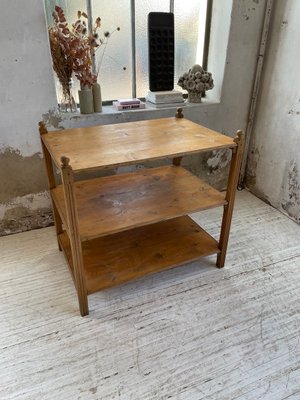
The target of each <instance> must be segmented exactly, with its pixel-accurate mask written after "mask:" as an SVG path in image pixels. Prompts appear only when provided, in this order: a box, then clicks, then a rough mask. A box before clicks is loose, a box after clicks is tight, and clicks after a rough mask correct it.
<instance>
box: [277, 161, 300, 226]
mask: <svg viewBox="0 0 300 400" xmlns="http://www.w3.org/2000/svg"><path fill="white" fill-rule="evenodd" d="M284 190H285V191H284V200H283V202H282V203H281V207H282V208H283V210H284V211H286V212H287V213H288V215H289V216H290V217H291V218H293V219H294V220H295V221H296V222H298V223H300V177H299V171H298V166H297V163H296V162H295V161H291V162H290V164H289V168H288V171H287V185H286V186H285V188H284Z"/></svg>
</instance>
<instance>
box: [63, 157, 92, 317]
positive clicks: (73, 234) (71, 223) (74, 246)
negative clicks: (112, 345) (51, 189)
mask: <svg viewBox="0 0 300 400" xmlns="http://www.w3.org/2000/svg"><path fill="white" fill-rule="evenodd" d="M69 162H70V159H69V158H68V157H62V158H61V163H62V164H61V176H62V182H63V187H64V192H65V202H66V213H67V220H68V229H67V231H68V235H69V239H70V244H71V252H72V261H73V268H74V279H75V283H76V290H77V296H78V302H79V309H80V314H81V315H82V316H85V315H88V313H89V308H88V298H87V289H86V283H85V277H84V270H83V268H84V266H83V256H82V244H81V239H80V235H79V228H78V216H77V207H76V197H75V193H74V173H73V170H72V167H71V166H70V165H69Z"/></svg>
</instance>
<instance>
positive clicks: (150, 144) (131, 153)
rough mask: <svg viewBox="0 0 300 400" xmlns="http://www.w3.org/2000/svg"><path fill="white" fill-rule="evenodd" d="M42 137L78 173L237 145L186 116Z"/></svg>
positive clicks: (57, 159) (55, 156)
mask: <svg viewBox="0 0 300 400" xmlns="http://www.w3.org/2000/svg"><path fill="white" fill-rule="evenodd" d="M42 139H43V142H44V144H45V146H46V147H47V150H48V151H49V152H50V154H51V157H52V158H53V160H54V162H55V164H56V166H57V167H58V168H60V167H61V156H66V157H68V158H70V160H71V162H72V169H73V171H74V172H79V171H86V170H93V169H100V168H111V167H116V166H121V165H130V164H137V163H141V162H143V161H149V160H157V159H161V158H166V157H168V158H173V157H179V156H183V155H186V154H193V153H199V152H200V151H209V150H216V149H222V148H234V147H236V143H234V141H233V140H232V138H230V137H227V136H225V135H221V134H219V133H217V132H215V131H212V130H211V129H208V128H205V127H204V126H200V125H198V124H195V123H194V122H192V121H188V120H186V119H184V118H160V119H154V120H150V121H138V122H125V123H122V124H114V125H103V126H90V127H86V128H76V129H65V130H63V131H60V134H59V135H58V134H57V132H49V133H48V134H47V135H46V136H43V137H42Z"/></svg>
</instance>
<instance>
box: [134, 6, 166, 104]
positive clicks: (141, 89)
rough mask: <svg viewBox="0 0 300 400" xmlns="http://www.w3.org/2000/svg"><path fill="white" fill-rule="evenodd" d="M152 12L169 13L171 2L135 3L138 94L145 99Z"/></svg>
mask: <svg viewBox="0 0 300 400" xmlns="http://www.w3.org/2000/svg"><path fill="white" fill-rule="evenodd" d="M151 11H155V12H169V11H170V1H169V0H148V1H136V2H135V32H136V33H135V36H136V38H135V40H136V92H137V96H138V97H145V96H146V95H147V93H148V91H149V79H148V27H147V25H148V14H149V12H151Z"/></svg>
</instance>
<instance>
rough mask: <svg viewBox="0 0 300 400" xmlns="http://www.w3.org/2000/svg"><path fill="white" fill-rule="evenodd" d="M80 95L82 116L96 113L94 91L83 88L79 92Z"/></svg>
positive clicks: (86, 87)
mask: <svg viewBox="0 0 300 400" xmlns="http://www.w3.org/2000/svg"><path fill="white" fill-rule="evenodd" d="M78 95H79V107H80V112H81V114H92V113H93V112H94V100H93V92H92V89H91V88H89V87H88V86H83V87H82V88H81V90H78Z"/></svg>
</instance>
